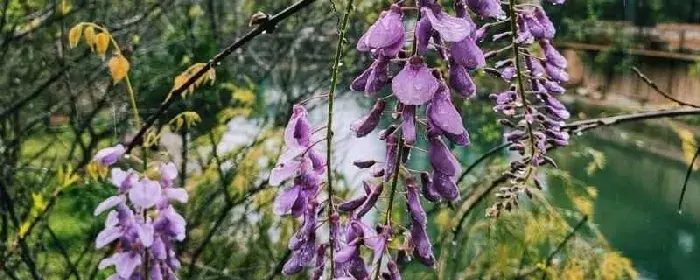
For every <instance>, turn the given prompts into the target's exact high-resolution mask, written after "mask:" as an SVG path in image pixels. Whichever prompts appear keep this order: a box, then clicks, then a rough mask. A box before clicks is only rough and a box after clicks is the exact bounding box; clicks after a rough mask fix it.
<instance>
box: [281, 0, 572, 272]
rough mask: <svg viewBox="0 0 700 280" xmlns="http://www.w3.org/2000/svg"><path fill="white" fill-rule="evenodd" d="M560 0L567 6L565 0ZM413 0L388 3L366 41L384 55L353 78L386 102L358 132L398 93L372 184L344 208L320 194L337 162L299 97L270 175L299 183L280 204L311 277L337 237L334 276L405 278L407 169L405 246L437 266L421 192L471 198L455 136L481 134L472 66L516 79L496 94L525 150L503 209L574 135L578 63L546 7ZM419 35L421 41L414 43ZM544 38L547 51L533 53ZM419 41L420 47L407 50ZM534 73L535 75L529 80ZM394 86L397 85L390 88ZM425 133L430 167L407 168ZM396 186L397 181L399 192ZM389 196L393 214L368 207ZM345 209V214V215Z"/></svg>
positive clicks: (371, 126)
mask: <svg viewBox="0 0 700 280" xmlns="http://www.w3.org/2000/svg"><path fill="white" fill-rule="evenodd" d="M549 2H551V3H554V4H562V3H563V2H564V0H549ZM402 5H404V1H397V2H396V3H395V4H393V5H391V6H390V7H389V8H388V9H387V10H386V11H383V12H382V13H381V14H380V16H379V19H378V20H377V21H376V22H375V23H374V24H372V25H371V26H370V27H369V29H368V30H367V31H366V32H365V33H364V35H363V36H362V37H361V38H360V39H359V41H358V42H357V49H358V50H359V51H361V52H365V53H367V54H368V55H370V56H371V57H372V58H373V62H372V63H371V65H369V67H368V68H367V69H366V70H364V71H363V72H362V73H361V74H360V75H359V76H358V77H357V78H356V79H355V80H354V81H353V82H352V84H351V89H352V90H354V91H359V92H364V95H365V96H366V97H368V98H372V99H375V100H376V101H375V104H374V106H373V107H372V109H371V110H370V111H369V112H368V113H367V114H366V115H364V116H363V117H361V118H360V119H358V120H356V121H355V122H353V123H352V125H351V127H350V129H351V130H352V132H353V133H354V134H355V136H356V137H365V136H366V135H369V134H370V133H371V132H373V131H374V130H376V129H377V127H378V126H379V123H380V120H381V119H382V117H383V116H384V114H385V113H386V111H388V110H387V107H390V104H391V103H390V102H391V101H393V100H394V98H395V100H396V105H395V106H393V109H392V110H390V111H391V112H390V113H391V114H390V115H391V119H392V120H393V122H394V123H392V124H390V125H388V126H387V127H386V128H385V129H384V130H382V131H380V132H379V139H380V140H382V141H384V143H385V147H386V149H385V158H384V159H383V160H360V161H356V162H354V164H355V166H357V167H358V168H361V169H370V170H371V172H370V173H371V178H369V179H367V180H365V181H364V182H363V189H364V192H362V193H361V194H360V195H358V196H356V197H354V198H351V199H348V200H346V201H344V202H342V203H340V204H338V205H337V209H334V208H333V207H335V206H333V205H334V204H333V203H326V202H324V201H318V200H319V199H318V194H319V192H320V186H321V185H322V182H321V181H322V180H321V178H320V175H322V174H323V173H324V172H328V170H327V166H326V161H325V160H326V159H325V158H323V157H322V156H321V155H320V154H318V153H317V152H316V151H315V150H314V145H315V142H313V141H312V140H311V136H312V131H313V130H312V128H311V125H310V124H309V122H308V120H307V119H306V115H307V112H306V110H305V109H304V107H303V106H301V105H296V106H295V107H294V110H293V114H292V117H291V119H290V121H289V123H288V124H287V128H286V130H285V135H284V140H285V151H284V153H283V155H282V156H281V157H280V159H279V162H278V164H277V166H276V167H275V168H274V169H273V171H272V173H271V176H270V183H271V184H272V185H279V184H280V183H282V182H283V181H289V183H290V184H289V186H288V187H287V188H285V189H283V190H281V191H280V193H279V195H278V197H277V199H276V201H275V206H274V210H275V213H277V214H279V215H290V214H291V215H292V216H294V217H297V218H299V219H301V220H302V226H301V227H300V228H299V230H298V231H297V232H296V233H295V234H294V236H293V237H292V238H291V240H290V241H289V246H288V248H289V249H290V250H291V251H292V255H291V257H290V258H289V259H288V261H287V263H286V264H285V266H284V268H283V272H284V273H285V274H293V273H298V272H300V271H302V269H303V268H304V267H313V272H312V274H311V276H312V278H313V279H319V278H320V277H321V275H322V274H323V273H324V269H325V261H324V258H325V250H326V248H327V247H328V245H330V247H331V248H334V249H333V250H332V251H331V255H332V256H333V255H334V257H333V259H331V260H329V261H330V262H331V264H333V266H334V269H333V270H332V271H330V273H331V274H332V275H331V276H332V277H331V278H333V279H369V278H370V277H372V276H371V274H372V272H376V276H379V275H381V276H383V277H384V278H385V279H401V276H400V274H399V271H398V260H399V259H398V258H397V259H394V258H392V257H391V255H390V254H388V244H389V243H390V241H391V239H392V237H393V236H394V235H395V234H398V233H401V230H400V229H396V228H393V221H391V218H390V217H391V209H392V207H391V206H392V203H393V198H394V195H395V193H396V186H397V182H398V180H399V178H403V182H404V186H405V192H404V193H405V202H406V209H407V210H408V214H409V217H410V225H409V226H408V231H407V232H403V233H402V234H404V235H405V236H407V242H406V243H405V244H404V245H403V246H401V248H400V249H399V250H402V251H404V253H406V254H405V255H412V256H413V257H414V258H415V259H416V260H417V261H419V262H421V263H422V264H424V265H426V266H429V267H433V266H435V257H434V254H433V249H432V245H431V241H430V238H429V236H428V232H427V223H428V220H427V215H426V213H425V211H424V210H423V206H422V204H421V196H423V197H424V198H425V199H426V200H428V201H430V202H433V203H438V202H457V201H459V200H460V197H461V196H460V191H459V188H458V187H457V179H458V178H459V176H460V175H461V173H462V170H461V167H460V164H459V162H458V161H457V159H456V158H455V156H454V155H453V154H452V152H451V151H450V149H449V148H448V146H447V142H446V141H449V142H450V143H452V144H453V145H458V146H467V145H469V143H470V141H469V133H468V131H467V130H466V128H465V127H464V125H463V118H462V115H461V114H460V112H459V111H458V110H457V108H456V107H455V105H454V103H453V96H454V97H455V98H461V99H463V98H472V97H474V96H475V95H476V91H477V88H476V85H475V83H474V81H473V80H472V78H471V74H470V73H471V72H472V71H475V70H478V69H482V68H483V69H485V70H486V71H487V72H489V73H492V74H496V75H498V76H499V77H501V78H503V79H504V80H505V81H507V82H508V83H509V84H510V86H511V88H510V90H507V91H505V92H503V93H500V94H494V95H492V97H493V98H494V99H495V101H496V105H495V107H494V109H495V110H496V111H499V112H502V113H503V114H505V115H506V116H507V117H508V118H507V119H503V120H499V122H500V123H501V124H502V125H504V126H507V127H508V130H509V131H508V132H507V133H506V134H505V138H506V139H507V141H509V142H511V149H512V150H516V151H518V152H520V153H521V154H522V155H523V157H522V158H521V159H519V160H517V161H514V162H513V163H511V169H510V171H509V173H508V174H509V175H510V176H511V178H512V179H513V180H512V182H513V187H509V188H506V192H503V191H502V192H501V193H499V196H500V197H501V198H503V199H505V200H504V201H501V202H499V203H498V204H497V205H496V206H494V208H493V209H496V210H491V211H490V213H491V214H494V213H495V212H494V211H496V212H497V211H500V209H510V208H511V207H513V206H517V194H518V193H522V192H527V188H526V187H524V186H525V184H527V183H528V182H529V181H530V180H534V178H533V176H532V174H533V173H534V172H535V168H536V167H538V166H540V165H542V164H544V163H547V162H551V159H550V158H549V157H547V155H546V150H547V148H548V146H550V145H553V146H562V145H566V144H567V142H568V135H567V134H566V133H565V132H563V131H562V129H561V127H562V125H563V122H562V121H563V120H565V119H567V118H568V117H569V113H568V111H567V110H566V108H565V107H564V106H563V105H562V103H561V102H559V101H558V100H557V99H556V98H555V97H556V96H557V95H559V94H562V93H563V92H564V88H563V87H562V85H561V83H563V82H566V81H567V80H568V75H567V74H566V70H565V69H566V66H567V65H566V64H567V63H566V59H565V58H564V57H563V56H562V55H561V54H560V53H559V52H558V51H557V50H556V49H554V47H553V45H552V39H553V38H554V35H555V33H556V32H555V30H554V27H553V24H552V22H551V21H550V20H549V19H548V18H547V15H546V13H545V12H544V9H542V7H540V6H538V5H534V4H517V3H516V1H515V0H510V2H509V3H501V1H500V0H457V1H455V6H454V11H455V14H454V15H451V14H449V13H447V12H446V11H445V9H444V7H442V6H441V5H440V4H439V3H438V1H436V0H417V1H416V6H415V7H406V6H402ZM503 7H507V9H506V10H504V9H503ZM411 12H414V13H416V16H417V18H418V20H417V21H415V25H414V26H413V28H412V29H411V30H410V32H409V33H407V32H406V31H407V30H406V26H405V22H404V13H411ZM472 14H474V15H476V16H478V17H481V18H483V19H491V20H493V21H492V22H489V23H486V24H484V25H482V26H481V27H479V26H477V24H476V23H475V22H474V21H473V20H472V18H471V16H472ZM507 23H511V28H510V29H509V31H506V32H504V33H502V34H496V35H493V36H492V39H493V40H494V41H503V40H505V39H507V38H510V39H511V41H510V42H509V44H508V46H507V47H505V48H501V49H499V50H497V51H491V52H488V53H484V51H482V49H481V48H480V47H479V46H478V43H479V42H481V41H482V40H484V39H485V38H486V37H487V36H488V33H489V31H490V29H491V28H496V27H497V26H499V25H504V24H507ZM408 34H411V35H412V38H413V40H412V41H411V40H407V38H406V37H407V35H408ZM409 42H410V43H411V44H407V43H409ZM535 42H537V43H538V44H537V46H539V49H541V50H542V51H543V53H544V57H538V56H536V55H534V54H531V51H532V50H534V49H535V48H534V46H536V45H535V44H534V43H535ZM407 45H412V47H410V48H406V46H407ZM508 50H512V53H511V56H510V57H508V58H506V59H503V60H501V61H498V62H496V63H495V67H494V68H489V67H487V59H490V58H494V57H499V56H502V55H503V54H504V53H508ZM431 52H435V54H436V56H437V57H438V58H439V59H440V60H442V61H443V62H444V65H447V66H448V67H447V71H446V72H447V73H446V74H445V75H443V72H442V71H441V70H440V69H439V68H437V67H434V68H431V66H429V65H428V62H429V61H430V59H431V58H429V54H430V53H431ZM523 65H524V66H523ZM392 66H394V67H392ZM394 69H396V70H398V71H394ZM399 69H400V70H399ZM525 80H527V81H529V87H528V88H526V87H525ZM388 87H390V88H391V92H392V93H391V94H389V95H386V96H378V95H379V94H380V93H381V92H383V90H384V89H385V88H388ZM453 93H454V95H453ZM419 136H424V137H425V140H427V141H426V142H427V147H426V148H425V149H420V150H427V151H426V152H427V154H428V158H429V160H430V164H431V167H432V168H431V170H430V172H422V171H415V170H411V169H408V168H405V167H404V166H403V165H404V164H405V163H406V162H407V160H408V158H409V157H410V154H411V152H412V151H413V150H414V149H418V148H417V145H419V144H420V143H422V142H419ZM418 177H419V178H418ZM535 184H537V182H536V181H535ZM385 186H390V188H387V187H385ZM386 189H390V191H389V194H388V195H387V194H386V192H385V191H384V190H386ZM509 194H510V195H511V196H508V195H509ZM382 197H388V198H389V200H388V206H389V207H388V209H387V215H386V216H387V217H386V223H384V224H380V223H369V222H368V221H369V220H370V219H369V218H367V217H366V215H367V213H369V212H370V211H371V209H373V208H376V207H375V206H376V204H377V203H378V201H379V200H380V198H382ZM328 199H329V200H332V199H333V197H329V198H328ZM507 199H510V200H508V201H506V200H507ZM330 206H333V207H331V209H330V211H329V212H328V213H329V214H328V216H327V217H325V219H324V218H323V217H321V215H320V211H319V208H323V207H330ZM341 213H343V214H344V215H345V216H342V217H341V216H340V214H341ZM324 220H325V222H328V223H329V225H330V226H329V228H330V231H329V233H328V234H329V236H330V238H329V240H330V243H329V244H317V241H316V239H317V236H316V230H317V229H318V228H320V225H321V223H322V222H323V221H324ZM363 251H367V252H371V253H372V256H373V258H372V260H365V259H363V255H365V254H363V253H362V252H363ZM385 255H386V256H387V257H386V258H384V256H385ZM314 259H315V262H314V261H313V260H314ZM368 264H369V266H368Z"/></svg>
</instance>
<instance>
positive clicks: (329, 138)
mask: <svg viewBox="0 0 700 280" xmlns="http://www.w3.org/2000/svg"><path fill="white" fill-rule="evenodd" d="M352 2H353V0H349V1H348V5H347V7H346V9H345V14H344V15H343V20H342V22H341V23H340V27H339V28H338V45H337V46H336V49H335V58H334V59H333V70H332V74H331V88H330V90H329V91H328V124H327V129H326V143H327V146H326V169H327V170H326V172H327V179H326V180H327V185H328V218H329V219H330V218H331V216H332V215H333V213H334V212H335V207H334V206H333V196H334V193H333V172H332V170H331V166H332V165H331V158H332V155H333V126H332V125H333V105H334V104H333V103H334V97H335V90H336V87H337V85H338V72H339V69H340V59H341V58H342V56H343V46H344V43H345V28H346V26H347V24H348V19H349V18H350V14H351V13H352V8H353V6H352ZM333 226H334V223H328V227H329V232H331V233H332V232H336V230H337V229H333ZM335 242H336V241H335V240H334V236H333V234H329V235H328V249H329V251H330V254H329V256H330V266H331V267H330V268H331V269H330V274H331V277H330V278H331V279H333V274H334V273H335V261H334V257H333V256H334V253H335V244H334V243H335Z"/></svg>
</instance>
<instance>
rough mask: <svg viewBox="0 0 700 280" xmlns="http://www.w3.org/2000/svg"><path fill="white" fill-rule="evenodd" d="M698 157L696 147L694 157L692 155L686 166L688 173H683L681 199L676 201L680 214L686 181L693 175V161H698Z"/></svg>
mask: <svg viewBox="0 0 700 280" xmlns="http://www.w3.org/2000/svg"><path fill="white" fill-rule="evenodd" d="M698 156H700V147H698V149H697V151H695V155H693V159H692V160H690V164H688V171H686V172H685V180H684V181H683V188H682V189H681V197H680V198H679V199H678V212H679V213H680V212H681V206H682V205H683V198H684V197H685V190H686V189H687V187H688V181H689V180H690V175H691V174H692V173H693V166H695V160H697V159H698Z"/></svg>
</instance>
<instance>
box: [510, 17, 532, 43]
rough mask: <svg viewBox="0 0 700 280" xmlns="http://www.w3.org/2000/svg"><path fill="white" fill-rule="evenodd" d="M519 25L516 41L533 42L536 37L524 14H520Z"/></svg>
mask: <svg viewBox="0 0 700 280" xmlns="http://www.w3.org/2000/svg"><path fill="white" fill-rule="evenodd" d="M517 26H518V32H517V36H516V38H515V42H517V43H518V44H532V42H533V41H534V40H535V38H534V36H532V33H530V29H529V28H528V26H527V23H526V22H525V19H524V18H523V16H522V15H518V20H517Z"/></svg>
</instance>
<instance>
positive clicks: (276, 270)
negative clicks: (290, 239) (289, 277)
mask: <svg viewBox="0 0 700 280" xmlns="http://www.w3.org/2000/svg"><path fill="white" fill-rule="evenodd" d="M291 254H292V251H291V250H289V249H287V251H286V253H284V256H282V258H280V261H279V262H277V264H276V265H275V268H274V269H273V270H272V271H271V272H270V274H268V275H267V276H265V279H266V280H272V279H274V278H275V276H277V275H279V274H280V273H281V272H282V268H283V267H284V264H285V263H286V262H287V259H288V258H289V256H290V255H291ZM331 262H333V261H332V260H331ZM331 273H333V271H331Z"/></svg>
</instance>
